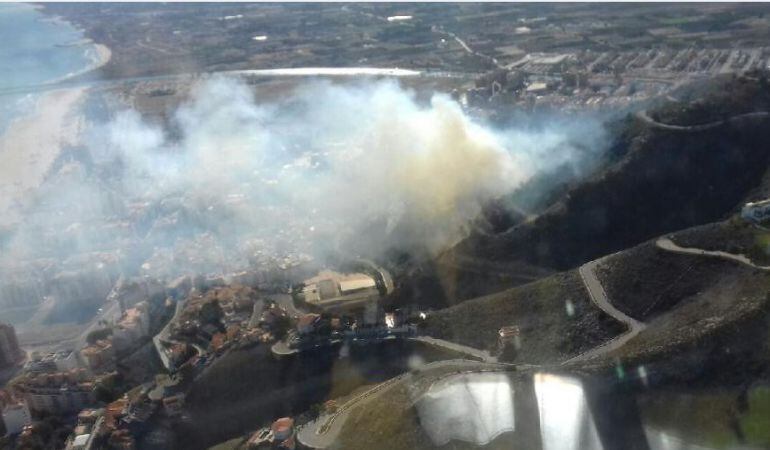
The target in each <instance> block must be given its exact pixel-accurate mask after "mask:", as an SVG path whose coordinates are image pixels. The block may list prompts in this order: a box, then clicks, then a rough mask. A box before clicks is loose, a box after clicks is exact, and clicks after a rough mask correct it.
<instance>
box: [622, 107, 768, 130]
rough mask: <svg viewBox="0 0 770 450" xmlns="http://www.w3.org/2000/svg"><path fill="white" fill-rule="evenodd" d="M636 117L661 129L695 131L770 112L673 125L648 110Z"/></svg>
mask: <svg viewBox="0 0 770 450" xmlns="http://www.w3.org/2000/svg"><path fill="white" fill-rule="evenodd" d="M636 117H638V118H639V119H640V120H641V121H642V122H644V123H646V124H647V125H650V126H652V127H655V128H660V129H663V130H669V131H686V132H693V131H705V130H710V129H712V128H716V127H718V126H721V125H724V124H726V123H728V122H730V123H733V122H738V121H741V120H744V119H764V118H767V117H770V112H768V111H755V112H750V113H744V114H738V115H735V116H732V117H730V118H729V119H725V120H717V121H714V122H708V123H702V124H698V125H671V124H667V123H663V122H658V121H657V120H655V119H653V118H652V117H650V116H649V114H647V110H642V111H639V112H638V113H636Z"/></svg>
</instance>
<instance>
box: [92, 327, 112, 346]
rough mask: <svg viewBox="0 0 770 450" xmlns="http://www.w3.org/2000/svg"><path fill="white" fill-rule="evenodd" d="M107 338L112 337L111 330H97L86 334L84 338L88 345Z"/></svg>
mask: <svg viewBox="0 0 770 450" xmlns="http://www.w3.org/2000/svg"><path fill="white" fill-rule="evenodd" d="M109 336H112V328H109V327H108V328H98V329H96V330H94V331H92V332H90V333H88V335H87V336H86V342H88V343H89V344H94V343H96V341H100V340H102V339H107V338H108V337H109Z"/></svg>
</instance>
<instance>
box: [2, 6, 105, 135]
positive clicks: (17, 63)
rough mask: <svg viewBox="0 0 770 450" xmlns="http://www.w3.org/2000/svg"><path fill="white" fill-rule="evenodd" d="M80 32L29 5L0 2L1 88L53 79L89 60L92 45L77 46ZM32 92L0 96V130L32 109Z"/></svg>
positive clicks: (63, 75)
mask: <svg viewBox="0 0 770 450" xmlns="http://www.w3.org/2000/svg"><path fill="white" fill-rule="evenodd" d="M82 40H83V33H82V32H80V31H79V30H78V29H77V28H75V27H74V26H72V25H70V24H68V23H66V22H64V21H61V20H53V19H51V17H50V16H46V15H44V14H43V13H42V12H40V11H39V10H37V9H36V8H35V7H34V6H32V5H27V4H21V3H12V4H7V3H3V4H0V43H1V44H0V89H4V88H11V87H18V86H29V85H35V84H40V83H45V82H49V81H54V80H58V79H61V78H63V77H66V76H67V75H71V74H73V73H77V72H79V71H81V70H83V69H84V68H86V67H88V66H89V64H90V63H91V58H89V52H93V46H91V45H80V44H79V43H80V42H81V41H82ZM35 100H36V98H35V96H34V95H19V96H2V97H0V132H2V131H3V130H4V129H5V128H6V127H7V126H8V123H9V122H10V121H12V120H13V119H14V118H16V117H18V116H20V115H26V114H29V113H31V112H32V111H33V108H34V105H35V103H36V102H35Z"/></svg>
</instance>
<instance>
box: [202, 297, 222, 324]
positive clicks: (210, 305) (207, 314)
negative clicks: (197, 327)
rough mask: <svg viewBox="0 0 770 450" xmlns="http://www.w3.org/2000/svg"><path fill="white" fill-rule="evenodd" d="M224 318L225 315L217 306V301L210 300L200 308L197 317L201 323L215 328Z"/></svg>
mask: <svg viewBox="0 0 770 450" xmlns="http://www.w3.org/2000/svg"><path fill="white" fill-rule="evenodd" d="M224 316H225V314H224V312H222V307H221V306H219V300H212V301H210V302H206V303H204V304H203V306H201V310H200V313H199V315H198V317H199V319H200V321H201V323H203V324H207V323H210V324H212V325H217V326H219V325H220V323H221V321H222V318H223V317H224Z"/></svg>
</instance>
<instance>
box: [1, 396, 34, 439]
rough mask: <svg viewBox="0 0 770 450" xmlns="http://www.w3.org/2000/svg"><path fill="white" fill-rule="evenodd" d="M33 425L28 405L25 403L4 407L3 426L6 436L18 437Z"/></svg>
mask: <svg viewBox="0 0 770 450" xmlns="http://www.w3.org/2000/svg"><path fill="white" fill-rule="evenodd" d="M31 423H32V416H31V415H30V413H29V408H28V407H27V404H26V403H24V402H23V401H20V402H17V403H11V404H7V405H4V406H3V425H4V426H5V434H6V436H10V435H16V434H19V433H21V431H22V430H23V429H24V427H26V426H27V425H30V424H31Z"/></svg>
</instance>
